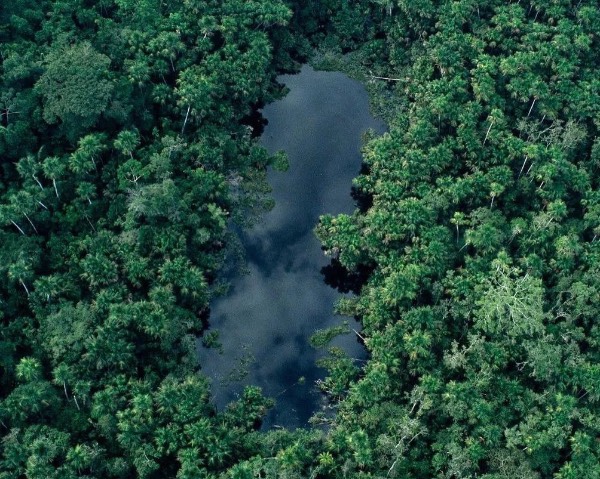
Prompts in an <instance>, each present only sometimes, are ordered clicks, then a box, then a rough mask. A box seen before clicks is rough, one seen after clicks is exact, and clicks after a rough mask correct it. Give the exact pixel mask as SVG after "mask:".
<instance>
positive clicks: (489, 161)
mask: <svg viewBox="0 0 600 479" xmlns="http://www.w3.org/2000/svg"><path fill="white" fill-rule="evenodd" d="M599 7H600V5H599V4H598V2H597V0H582V1H578V2H570V1H565V0H556V1H553V2H536V1H531V2H521V1H519V2H505V1H500V0H498V1H495V0H488V1H486V2H474V1H471V0H456V1H453V2H450V1H439V2H434V1H429V0H423V1H415V0H412V1H404V0H398V1H395V2H387V1H384V0H358V1H356V2H346V1H343V0H326V1H319V2H316V1H314V2H313V1H310V0H307V1H302V2H299V1H298V2H295V1H291V0H290V1H289V2H283V1H278V0H252V1H243V0H231V1H229V0H228V1H226V2H224V1H207V0H186V1H183V2H167V1H159V0H139V1H136V0H101V1H84V0H60V1H50V0H19V1H16V2H3V4H2V6H0V65H1V69H0V75H1V76H0V81H1V82H2V88H1V90H0V151H1V153H2V164H1V168H2V170H1V175H0V219H1V222H0V244H1V245H2V248H1V249H0V278H1V279H0V291H1V292H0V321H2V327H1V328H0V431H1V436H2V441H1V443H0V479H9V478H10V479H20V478H28V479H48V478H57V479H70V478H73V479H75V478H82V477H85V478H90V479H92V478H98V479H100V478H131V477H138V478H149V479H159V478H181V479H197V478H215V479H216V478H219V479H221V478H223V479H224V478H230V479H251V478H256V477H260V478H286V477H290V478H297V477H306V478H309V477H310V478H365V479H366V478H384V477H398V478H414V479H430V478H440V479H441V478H448V479H453V478H455V479H467V478H475V477H477V478H483V479H514V478H523V479H536V478H538V479H546V478H552V479H580V478H584V479H588V478H589V479H598V478H600V441H599V438H600V410H599V409H600V407H599V401H600V366H599V364H600V328H599V326H598V312H599V305H600V297H599V293H598V291H600V284H599V282H598V278H599V277H600V276H599V274H598V273H599V271H598V270H599V265H600V263H599V255H600V251H599V248H600V241H599V237H600V195H599V194H598V178H599V176H598V169H599V166H600V143H599V142H600V140H598V128H599V126H600V125H599V122H600V80H599V79H598V78H599V77H598V52H599V51H600V45H599V41H600V40H599V37H598V35H599V34H598V32H600V8H599ZM313 49H314V50H313ZM312 51H317V52H321V53H320V54H318V56H317V57H316V59H315V63H316V64H317V65H319V66H321V67H327V68H334V69H339V70H341V71H344V72H345V73H347V74H349V75H350V76H353V77H354V78H358V79H361V81H363V82H365V84H366V85H367V88H368V89H369V92H370V94H371V98H372V100H371V101H372V104H373V110H374V113H375V114H377V115H378V116H380V117H381V118H383V119H384V120H385V121H386V123H387V124H388V125H389V131H387V132H386V133H385V134H383V135H382V136H380V137H375V138H368V139H367V141H366V143H365V147H364V167H363V171H362V173H361V175H360V176H358V177H357V178H356V180H355V182H354V189H355V195H356V197H359V198H360V202H359V204H360V208H358V209H357V210H356V211H355V212H354V213H353V214H347V215H338V216H336V217H333V216H327V215H325V216H323V217H322V218H321V220H320V222H319V224H318V225H317V226H316V230H315V231H316V234H317V236H318V237H319V239H320V240H321V242H322V244H323V248H324V251H325V253H326V254H328V255H329V256H330V257H331V258H332V262H333V263H332V265H334V266H335V267H336V268H338V269H339V268H343V269H344V270H345V271H346V272H347V276H348V278H349V280H351V282H352V284H351V285H346V286H347V288H348V289H350V288H351V289H352V290H354V292H355V293H356V294H355V295H354V296H353V297H349V298H343V299H341V300H340V301H339V303H338V305H337V310H338V312H339V313H340V314H343V315H346V316H349V317H355V318H357V319H358V320H360V321H361V323H362V326H363V329H362V331H361V340H362V341H363V342H364V344H365V347H366V348H367V351H368V353H369V359H368V361H367V362H366V364H365V365H364V366H361V367H357V366H356V365H355V364H354V363H353V362H352V361H351V359H350V358H347V357H346V356H345V355H344V354H342V353H341V352H340V351H339V350H337V349H335V348H330V351H329V356H328V358H327V359H325V360H323V361H322V364H323V366H325V367H326V368H327V370H328V374H329V375H328V377H327V379H325V380H324V381H323V382H322V383H321V384H320V387H321V388H322V390H323V392H324V394H325V395H326V396H327V398H328V400H329V401H330V405H331V407H332V408H333V409H334V410H335V411H336V414H335V416H332V417H329V416H328V417H322V418H319V417H317V418H315V421H314V422H315V426H314V427H312V428H305V429H298V430H296V431H285V430H274V431H258V428H259V427H260V424H261V418H262V417H264V414H265V412H266V411H267V409H268V408H269V407H270V405H271V404H272V402H271V400H269V399H268V398H265V397H263V396H262V394H261V392H260V390H259V389H258V388H254V387H249V388H247V389H246V391H245V392H244V394H243V396H242V397H241V398H240V400H239V401H236V402H234V403H232V404H231V405H230V406H229V407H228V408H227V409H226V410H225V411H221V412H217V411H216V410H215V408H214V406H213V405H212V404H211V402H210V388H209V385H208V382H207V381H206V379H205V378H203V376H202V374H201V371H199V368H200V367H201V365H198V364H197V360H196V350H195V348H196V337H197V336H198V335H199V334H200V333H201V332H202V330H203V326H204V325H203V321H205V320H206V317H205V316H206V312H207V308H208V303H209V300H210V298H211V294H212V291H211V284H212V282H213V281H214V279H215V277H216V274H217V272H218V271H219V269H220V268H222V267H223V262H224V250H225V247H226V244H225V242H226V235H227V224H228V222H229V221H232V218H233V219H234V220H235V221H239V222H241V223H243V220H245V219H246V218H249V217H251V216H253V215H254V214H255V213H260V211H261V210H263V209H264V208H268V206H269V198H268V191H269V189H268V185H267V184H266V180H265V171H266V168H267V167H268V166H269V165H272V164H273V163H274V162H280V161H281V158H278V157H276V156H269V155H268V154H267V152H266V151H265V150H264V149H263V148H261V147H260V146H258V144H257V142H256V139H255V138H253V134H252V133H253V132H252V128H251V127H250V126H249V124H250V123H252V122H253V121H254V120H252V117H251V114H252V112H253V111H254V110H255V109H256V107H257V105H261V104H265V103H268V102H269V101H272V100H273V99H275V98H277V97H278V96H279V95H281V94H283V92H282V91H281V89H280V88H281V87H280V86H279V85H277V84H276V82H275V78H276V76H277V75H278V74H281V73H284V72H291V71H294V70H295V69H297V68H298V65H299V63H300V62H303V61H306V60H307V59H308V58H309V57H310V56H311V52H312ZM357 281H358V282H360V285H357V284H356V282H357ZM248 327H252V326H251V325H248ZM335 333H336V331H330V332H320V333H319V336H318V337H317V338H316V340H315V342H316V343H318V345H319V346H321V347H327V346H326V344H327V341H328V340H329V339H330V338H331V337H332V336H334V335H335ZM319 424H326V426H327V427H326V428H325V429H326V430H323V428H322V427H320V425H319Z"/></svg>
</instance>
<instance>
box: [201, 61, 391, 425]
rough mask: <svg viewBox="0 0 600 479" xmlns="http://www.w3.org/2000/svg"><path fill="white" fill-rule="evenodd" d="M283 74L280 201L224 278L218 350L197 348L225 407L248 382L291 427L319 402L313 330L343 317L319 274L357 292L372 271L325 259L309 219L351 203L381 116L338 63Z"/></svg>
mask: <svg viewBox="0 0 600 479" xmlns="http://www.w3.org/2000/svg"><path fill="white" fill-rule="evenodd" d="M279 80H280V81H281V82H282V83H285V85H286V86H287V87H288V88H289V93H288V95H287V96H286V97H285V98H283V99H282V100H280V101H277V102H274V103H272V104H270V105H267V106H266V107H265V108H264V111H263V115H264V117H265V118H266V119H267V120H268V122H267V123H265V122H262V123H261V124H262V125H264V126H265V128H264V132H263V135H262V137H261V143H262V144H263V145H264V146H265V147H266V148H267V149H268V150H269V151H270V152H271V153H274V152H275V151H278V150H285V151H286V153H287V155H288V158H289V161H290V168H289V170H288V171H287V172H286V173H277V172H272V171H271V172H269V182H270V184H271V186H272V188H273V193H272V195H273V198H274V200H275V207H274V209H273V210H272V211H270V212H269V213H267V214H265V216H264V218H263V219H262V220H261V221H260V223H259V224H258V225H256V226H255V227H253V228H251V229H249V230H246V231H244V232H242V233H241V235H240V236H241V242H242V245H243V249H244V250H245V255H246V262H247V271H248V274H244V275H233V276H231V277H228V278H225V279H227V280H229V281H230V282H231V287H230V290H229V292H228V294H227V295H226V296H224V297H221V298H218V299H216V300H215V301H213V304H212V305H211V317H210V326H211V330H218V331H219V332H220V335H219V342H220V343H221V346H222V348H221V350H222V353H221V354H219V352H218V351H215V350H214V349H206V348H200V350H199V355H200V362H201V364H202V369H203V372H204V373H205V374H206V375H207V376H208V377H209V378H211V379H212V381H213V395H214V400H215V402H216V404H217V406H218V407H219V408H223V407H225V405H226V404H227V403H228V402H230V401H232V400H234V399H236V398H237V397H238V395H239V394H240V393H241V391H242V390H243V387H244V386H245V385H248V384H252V385H257V386H260V387H262V389H263V392H264V393H265V395H267V396H269V397H272V398H274V399H275V400H276V406H275V407H274V408H273V410H272V411H271V412H270V414H269V416H268V417H267V418H266V420H265V424H264V427H273V426H283V427H288V428H294V427H299V426H304V425H305V424H306V423H307V420H308V419H309V418H310V417H311V416H312V415H313V414H314V413H315V412H317V411H319V409H320V408H321V407H322V404H321V395H320V393H319V392H318V390H317V388H316V387H315V382H316V381H317V380H319V379H322V378H323V371H322V370H321V369H319V368H318V367H317V366H316V365H315V361H316V360H317V359H318V357H319V352H318V351H315V350H314V349H313V348H312V347H311V346H310V344H309V338H310V336H311V335H312V333H313V332H314V331H315V330H317V329H323V328H327V327H330V326H334V325H338V324H341V323H342V322H343V320H344V318H340V317H336V316H335V315H334V314H333V304H334V302H335V301H336V299H338V298H339V297H340V294H339V292H337V291H336V290H335V289H333V288H330V287H328V286H326V285H325V284H324V281H323V279H324V278H323V276H324V277H325V282H326V283H328V284H330V285H332V286H334V287H336V288H339V289H340V291H342V292H351V291H354V292H356V291H358V289H359V284H360V281H361V280H363V276H364V277H366V276H365V275H368V273H369V271H368V270H367V269H366V270H365V271H364V272H361V271H359V272H358V273H357V274H356V275H355V276H352V275H350V274H349V273H348V272H345V273H344V271H343V268H341V266H340V265H339V264H338V265H335V264H333V263H332V264H330V265H329V266H327V263H328V260H327V258H325V257H324V256H323V253H322V251H321V247H320V244H319V242H318V240H317V239H316V238H315V236H314V234H313V229H314V227H315V225H316V224H317V221H318V218H319V215H321V214H325V213H331V214H337V213H350V212H352V211H353V210H354V209H355V207H356V206H355V204H354V202H353V200H352V197H351V196H350V193H351V184H352V178H354V177H355V176H356V175H357V174H358V173H359V171H360V169H361V157H360V148H361V138H362V135H363V133H364V132H365V131H366V130H367V129H370V128H372V129H375V130H376V131H378V132H382V131H383V130H384V125H383V124H382V123H381V122H379V121H377V120H374V119H373V118H372V117H371V116H370V113H369V105H368V97H367V93H366V91H365V90H364V88H363V87H362V85H361V84H359V83H358V82H356V81H353V80H351V79H349V78H348V77H346V76H345V75H343V74H341V73H331V72H316V71H314V70H313V69H312V68H310V67H308V66H304V67H303V68H302V71H301V72H300V73H299V74H298V75H284V76H282V77H280V79H279ZM249 121H250V119H249ZM340 268H341V269H340ZM344 274H345V276H344ZM335 345H336V346H339V347H341V348H343V349H344V350H345V351H346V352H347V353H348V354H349V355H350V356H352V357H354V358H362V357H364V350H363V348H362V347H361V345H360V344H358V343H357V341H356V337H355V336H354V335H346V336H342V337H339V338H336V339H335Z"/></svg>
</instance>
